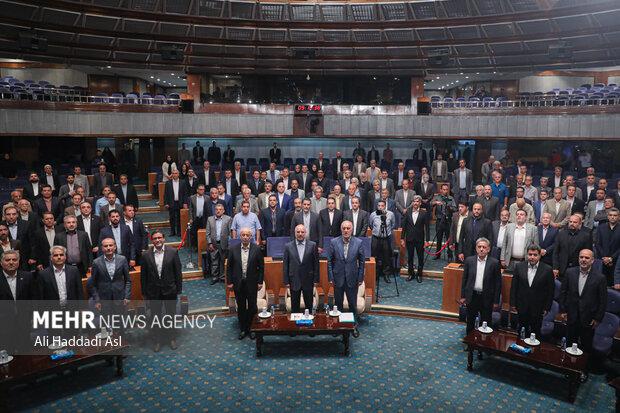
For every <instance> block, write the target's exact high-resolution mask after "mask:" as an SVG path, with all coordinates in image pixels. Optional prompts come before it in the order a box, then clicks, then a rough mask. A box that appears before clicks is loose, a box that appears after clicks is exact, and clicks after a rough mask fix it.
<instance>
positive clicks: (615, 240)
mask: <svg viewBox="0 0 620 413" xmlns="http://www.w3.org/2000/svg"><path fill="white" fill-rule="evenodd" d="M595 245H596V257H597V258H603V257H612V258H613V260H614V263H616V262H618V256H619V255H620V228H616V229H614V231H613V232H612V230H611V228H610V227H609V222H606V223H605V224H603V225H599V227H598V229H597V231H596V242H595Z"/></svg>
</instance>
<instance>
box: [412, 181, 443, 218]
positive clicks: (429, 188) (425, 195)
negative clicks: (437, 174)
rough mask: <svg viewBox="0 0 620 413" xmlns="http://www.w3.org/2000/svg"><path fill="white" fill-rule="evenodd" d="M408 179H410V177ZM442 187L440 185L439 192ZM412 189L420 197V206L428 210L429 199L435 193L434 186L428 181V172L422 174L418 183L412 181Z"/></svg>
mask: <svg viewBox="0 0 620 413" xmlns="http://www.w3.org/2000/svg"><path fill="white" fill-rule="evenodd" d="M409 180H410V181H411V179H409ZM414 182H415V181H414ZM443 187H444V186H443V185H441V187H440V192H441V190H442V189H441V188H443ZM416 188H417V189H416ZM446 188H447V185H446ZM414 191H415V193H416V194H418V195H420V196H421V197H422V208H426V209H427V210H428V209H429V206H430V201H431V199H433V196H434V195H435V188H434V185H433V184H431V183H430V182H429V177H428V174H424V175H422V180H421V181H420V182H419V183H417V184H415V183H414ZM446 195H447V194H446Z"/></svg>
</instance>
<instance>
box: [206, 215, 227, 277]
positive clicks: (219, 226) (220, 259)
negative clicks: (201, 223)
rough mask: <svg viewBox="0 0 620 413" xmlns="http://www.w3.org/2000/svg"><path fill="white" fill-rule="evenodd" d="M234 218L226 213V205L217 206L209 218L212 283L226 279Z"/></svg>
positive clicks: (208, 234) (208, 237)
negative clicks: (226, 265)
mask: <svg viewBox="0 0 620 413" xmlns="http://www.w3.org/2000/svg"><path fill="white" fill-rule="evenodd" d="M231 224H232V219H231V218H230V217H229V216H228V215H224V205H222V204H218V205H216V206H215V215H211V216H210V217H209V218H207V226H206V227H207V228H206V229H207V231H206V232H207V244H208V245H209V256H210V257H211V285H213V284H215V283H216V282H218V281H224V275H225V274H224V262H225V261H226V257H227V256H228V240H229V238H230V225H231Z"/></svg>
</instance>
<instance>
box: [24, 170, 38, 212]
mask: <svg viewBox="0 0 620 413" xmlns="http://www.w3.org/2000/svg"><path fill="white" fill-rule="evenodd" d="M23 196H24V199H26V200H28V201H30V203H31V204H34V201H35V200H37V199H39V198H41V182H39V174H37V173H36V172H30V177H29V178H28V183H27V184H25V185H24V193H23Z"/></svg>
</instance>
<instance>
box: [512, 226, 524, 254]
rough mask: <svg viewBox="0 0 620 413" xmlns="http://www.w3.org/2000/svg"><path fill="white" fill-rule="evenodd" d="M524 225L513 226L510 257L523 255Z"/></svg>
mask: <svg viewBox="0 0 620 413" xmlns="http://www.w3.org/2000/svg"><path fill="white" fill-rule="evenodd" d="M525 234H526V231H525V225H523V226H522V227H520V228H519V227H518V226H516V227H515V232H514V238H513V239H512V257H513V258H523V257H525V247H526V245H525Z"/></svg>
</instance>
